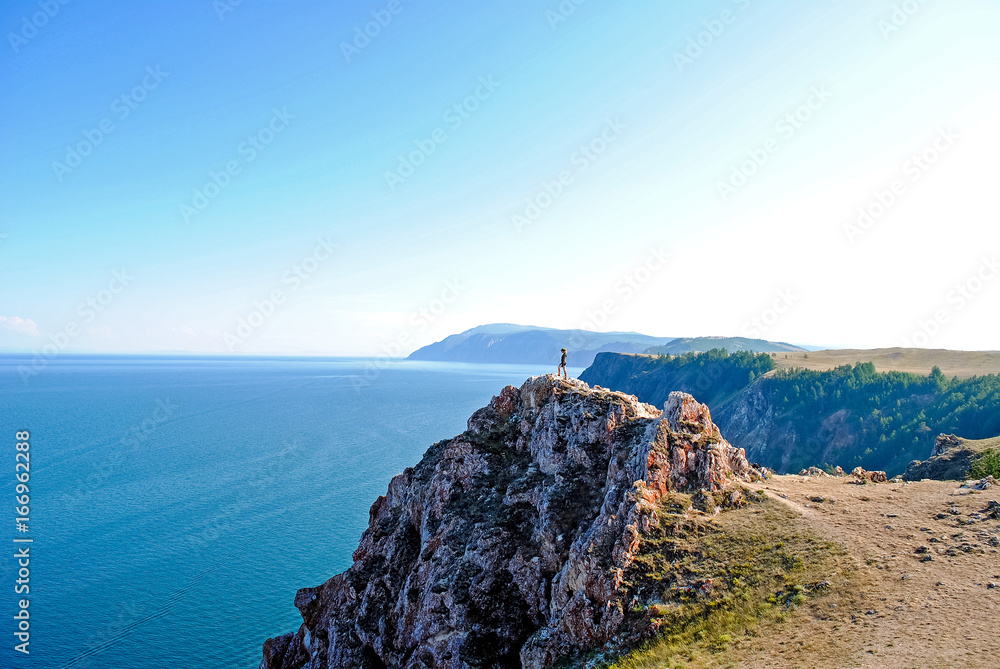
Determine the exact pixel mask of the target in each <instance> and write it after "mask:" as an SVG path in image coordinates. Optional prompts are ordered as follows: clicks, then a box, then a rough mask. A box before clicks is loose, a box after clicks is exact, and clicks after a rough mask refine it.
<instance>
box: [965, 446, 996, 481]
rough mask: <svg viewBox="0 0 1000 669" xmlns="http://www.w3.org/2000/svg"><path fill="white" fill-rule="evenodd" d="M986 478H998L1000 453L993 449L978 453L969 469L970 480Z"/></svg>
mask: <svg viewBox="0 0 1000 669" xmlns="http://www.w3.org/2000/svg"><path fill="white" fill-rule="evenodd" d="M987 476H992V477H994V478H1000V451H998V450H996V449H994V448H988V449H986V450H985V451H983V452H982V453H980V454H979V455H978V456H977V457H976V458H975V459H974V460H973V461H972V466H970V467H969V478H970V479H983V478H986V477H987Z"/></svg>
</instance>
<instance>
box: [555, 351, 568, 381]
mask: <svg viewBox="0 0 1000 669" xmlns="http://www.w3.org/2000/svg"><path fill="white" fill-rule="evenodd" d="M556 376H562V378H564V379H569V376H568V375H567V374H566V349H563V350H562V359H561V360H560V361H559V368H558V369H557V370H556Z"/></svg>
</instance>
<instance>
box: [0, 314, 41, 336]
mask: <svg viewBox="0 0 1000 669" xmlns="http://www.w3.org/2000/svg"><path fill="white" fill-rule="evenodd" d="M0 327H2V328H3V329H5V330H10V331H12V332H23V333H24V334H30V335H33V336H35V337H38V336H40V334H41V333H39V332H38V323H36V322H35V321H33V320H31V319H30V318H21V317H20V316H0Z"/></svg>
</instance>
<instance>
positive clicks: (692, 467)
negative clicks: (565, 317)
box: [260, 376, 755, 669]
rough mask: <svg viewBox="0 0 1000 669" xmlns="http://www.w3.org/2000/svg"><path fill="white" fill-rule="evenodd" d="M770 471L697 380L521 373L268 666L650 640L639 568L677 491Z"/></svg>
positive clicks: (367, 539)
mask: <svg viewBox="0 0 1000 669" xmlns="http://www.w3.org/2000/svg"><path fill="white" fill-rule="evenodd" d="M754 474H755V472H754V471H753V470H752V469H751V468H750V466H749V465H748V463H747V460H746V457H745V454H744V452H743V451H742V450H740V449H736V448H734V447H732V446H731V445H730V444H729V443H728V442H727V441H726V440H725V439H724V438H723V437H722V435H721V434H720V432H719V429H718V428H717V427H716V426H715V424H714V423H713V422H712V419H711V416H710V414H709V411H708V408H707V407H706V406H704V405H702V404H699V403H698V402H697V401H696V400H695V399H694V398H693V397H692V396H690V395H687V394H684V393H672V394H671V395H670V396H669V398H668V399H667V401H666V403H665V405H664V407H663V409H662V410H660V409H657V408H656V407H653V406H651V405H648V404H643V403H642V402H639V401H638V400H637V399H636V398H635V397H634V396H631V395H626V394H623V393H618V392H612V391H608V390H604V389H602V388H599V387H596V388H591V387H590V386H588V385H587V384H585V383H583V382H580V381H576V380H569V381H565V380H558V379H556V378H555V377H554V376H542V377H534V378H531V379H529V380H528V381H526V382H525V383H524V385H522V386H521V388H515V387H513V386H507V387H506V388H504V389H503V390H502V391H501V393H500V394H499V395H497V396H496V397H494V398H493V400H492V401H491V402H490V404H489V406H487V407H485V408H483V409H480V410H478V411H477V412H476V413H475V414H473V416H472V417H471V418H470V419H469V421H468V430H467V431H466V432H464V433H463V434H461V435H459V436H458V437H455V438H454V439H450V440H447V441H443V442H439V443H437V444H434V445H433V446H432V447H431V448H430V449H429V450H428V451H427V453H426V454H425V455H424V457H423V459H422V460H421V461H420V462H419V463H418V464H417V465H416V466H415V467H412V468H409V469H407V470H405V471H404V472H403V473H402V474H400V475H398V476H396V477H395V478H394V479H393V480H392V482H391V483H390V484H389V488H388V491H387V492H386V494H385V495H384V496H382V497H379V498H378V499H377V500H376V501H375V503H374V504H373V505H372V507H371V512H370V522H369V526H368V529H367V530H366V531H365V532H364V534H363V536H362V538H361V542H360V544H359V546H358V548H357V550H356V551H355V552H354V564H353V565H352V566H351V567H350V568H349V569H348V570H347V571H346V572H344V573H342V574H339V575H337V576H334V577H333V578H331V579H330V580H329V581H327V582H326V583H324V584H323V585H320V586H318V587H315V588H305V589H303V590H300V591H299V592H298V593H297V595H296V597H295V605H296V607H298V609H299V611H300V612H301V614H302V620H303V622H302V625H301V627H300V628H299V630H298V631H297V632H296V633H294V634H287V635H284V636H281V637H278V638H274V639H268V641H267V642H266V643H265V644H264V659H263V661H262V662H261V665H260V666H261V669H298V668H309V669H320V668H337V669H347V668H351V669H358V668H369V669H376V668H380V667H385V668H389V667H392V668H396V667H399V668H406V669H416V668H418V667H419V668H431V667H433V668H435V669H459V668H467V667H496V668H500V667H527V668H538V669H540V668H543V667H552V666H554V665H555V664H556V663H557V662H559V661H560V660H561V659H564V658H574V657H579V656H581V654H582V653H584V652H586V651H587V650H589V649H593V648H597V647H600V646H604V647H614V646H615V645H616V644H618V645H621V644H625V643H627V641H628V640H630V639H631V640H634V639H637V638H644V637H645V636H648V634H649V633H651V631H652V630H650V629H647V628H648V627H649V626H650V621H649V620H648V619H646V618H643V617H642V616H641V615H638V616H637V615H633V614H632V613H631V603H634V601H635V599H634V598H636V597H637V596H638V594H639V593H637V592H635V591H634V584H633V583H631V582H630V581H629V580H628V579H627V578H626V574H627V573H628V572H629V567H630V566H631V565H632V563H633V561H634V558H635V556H636V551H637V550H638V549H639V546H640V544H641V543H642V541H643V539H644V537H645V536H646V535H647V534H648V533H650V532H652V531H654V528H656V527H657V526H658V522H657V514H658V513H659V509H660V502H661V501H662V499H663V498H664V496H668V495H670V493H671V492H672V491H689V492H696V493H698V494H699V495H701V497H703V498H707V497H712V498H713V499H723V500H729V501H731V502H738V500H739V499H740V497H741V495H742V492H741V490H740V489H739V488H738V487H736V486H734V485H733V484H734V483H736V482H740V481H748V480H749V479H750V477H751V475H754ZM696 496H697V495H696Z"/></svg>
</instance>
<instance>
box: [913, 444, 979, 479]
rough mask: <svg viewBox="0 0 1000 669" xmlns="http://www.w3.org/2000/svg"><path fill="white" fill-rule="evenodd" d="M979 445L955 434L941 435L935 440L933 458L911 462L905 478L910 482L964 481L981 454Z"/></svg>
mask: <svg viewBox="0 0 1000 669" xmlns="http://www.w3.org/2000/svg"><path fill="white" fill-rule="evenodd" d="M979 443H980V442H976V441H969V440H966V439H962V438H961V437H957V436H955V435H954V434H940V435H938V437H937V439H936V440H935V443H934V448H933V450H932V451H931V456H930V457H929V458H927V459H926V460H923V461H920V460H914V461H913V462H911V463H910V465H909V466H908V467H907V468H906V473H904V474H903V478H905V479H906V480H908V481H919V480H920V479H938V480H952V479H964V478H965V477H966V475H967V474H968V473H969V468H970V467H971V466H972V463H973V461H974V460H975V459H976V456H978V455H979V453H980V448H979V447H978V444H979Z"/></svg>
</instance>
